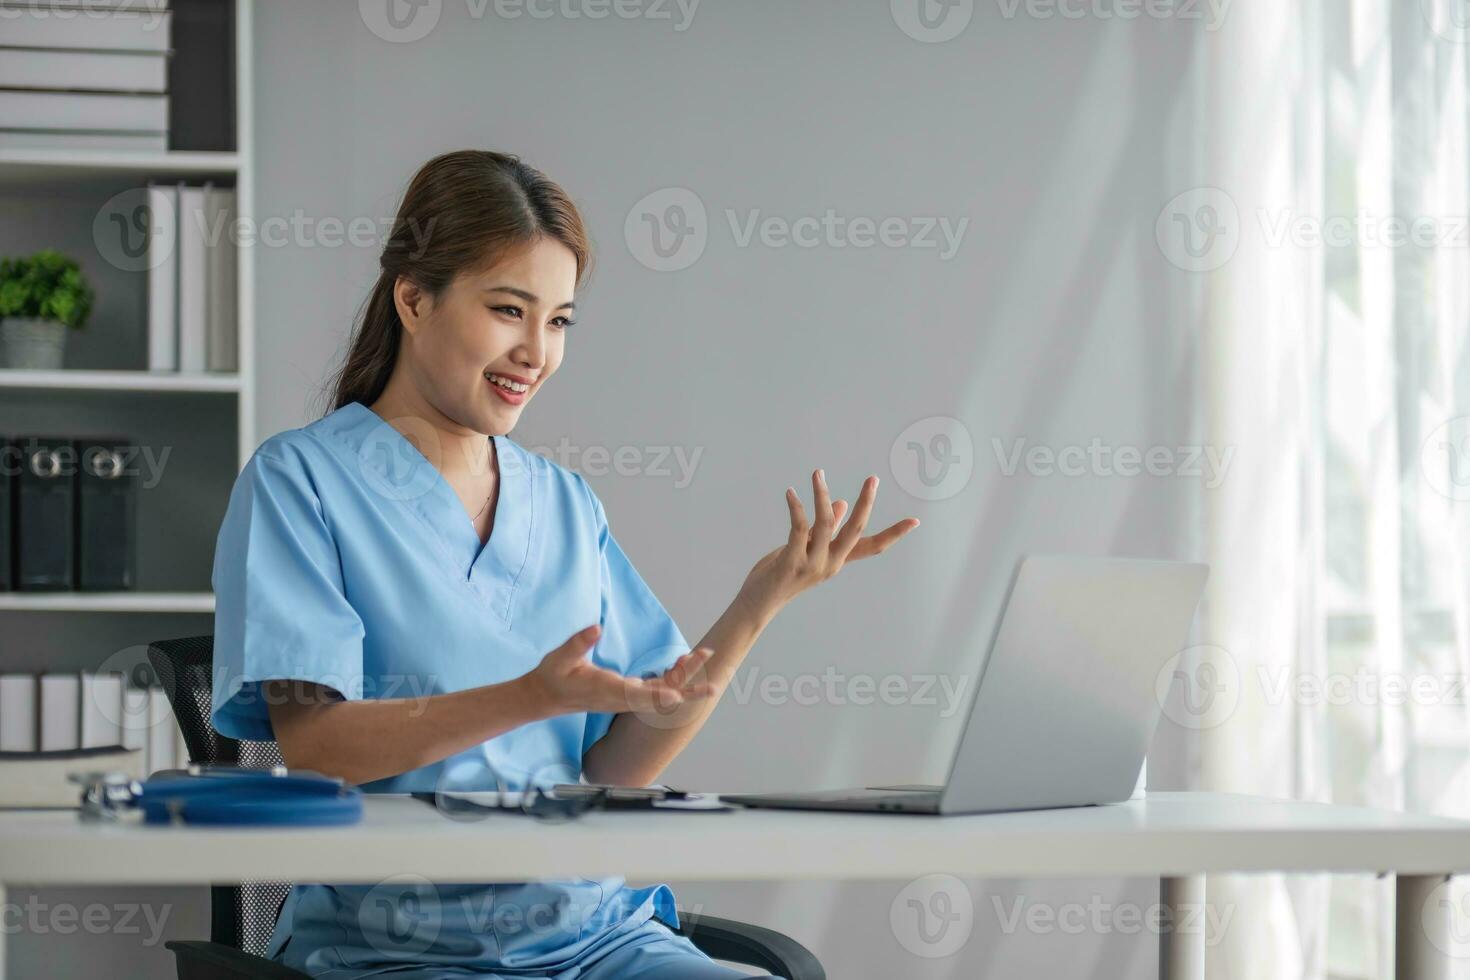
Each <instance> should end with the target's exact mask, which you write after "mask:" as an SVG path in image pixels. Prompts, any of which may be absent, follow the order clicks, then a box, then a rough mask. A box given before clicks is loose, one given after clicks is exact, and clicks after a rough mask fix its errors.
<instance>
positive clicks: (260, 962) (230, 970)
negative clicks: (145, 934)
mask: <svg viewBox="0 0 1470 980" xmlns="http://www.w3.org/2000/svg"><path fill="white" fill-rule="evenodd" d="M164 946H166V947H168V948H169V949H171V950H173V951H174V957H175V959H176V962H177V963H178V965H179V980H310V978H309V977H308V976H307V975H306V974H305V973H302V972H301V971H299V970H293V969H291V968H290V967H289V966H282V965H281V964H279V963H277V962H275V961H274V960H268V959H266V958H264V957H262V956H252V955H251V954H249V953H246V952H242V951H241V950H238V949H235V948H234V947H233V946H226V945H224V944H223V943H206V942H200V941H197V940H192V939H175V940H171V941H169V942H166V943H164Z"/></svg>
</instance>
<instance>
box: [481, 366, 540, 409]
mask: <svg viewBox="0 0 1470 980" xmlns="http://www.w3.org/2000/svg"><path fill="white" fill-rule="evenodd" d="M485 380H486V381H487V382H489V384H490V390H491V391H493V392H495V394H497V395H499V396H500V397H501V398H503V399H504V400H505V401H507V402H509V403H510V404H512V405H524V404H525V402H526V399H528V398H530V397H531V385H532V384H533V383H534V382H533V381H532V380H531V379H529V378H525V377H522V376H521V375H518V374H500V373H498V372H495V371H487V372H485Z"/></svg>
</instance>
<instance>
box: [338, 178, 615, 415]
mask: <svg viewBox="0 0 1470 980" xmlns="http://www.w3.org/2000/svg"><path fill="white" fill-rule="evenodd" d="M543 236H545V237H548V238H551V239H554V240H556V241H559V242H561V243H562V244H563V245H565V246H566V247H567V248H569V249H571V250H572V254H573V255H575V256H576V259H577V283H578V285H580V284H581V283H582V282H583V280H584V279H585V278H586V275H587V272H588V269H589V267H590V265H591V261H592V249H591V245H590V244H589V243H588V240H587V231H586V229H585V228H584V226H583V224H582V215H581V214H580V212H578V210H577V206H576V205H575V204H573V203H572V200H571V198H570V197H568V196H567V193H566V191H564V190H562V189H561V187H560V186H559V185H557V183H556V182H555V181H553V180H551V179H550V178H548V177H547V176H546V175H545V174H543V173H542V172H541V171H539V170H537V169H536V168H534V167H531V166H528V165H527V164H524V163H522V162H521V161H520V159H519V158H518V157H515V156H512V155H511V154H508V153H494V152H491V151H489V150H456V151H455V152H453V153H445V154H443V155H442V156H437V157H435V158H434V159H432V160H430V161H429V162H428V163H426V164H424V165H423V166H422V167H421V168H419V172H418V173H417V174H415V175H414V178H413V180H412V181H410V182H409V185H408V190H407V191H405V192H404V195H403V203H402V204H401V205H399V208H398V215H397V217H396V218H394V219H393V227H392V231H391V232H390V233H389V235H388V241H387V243H386V244H385V245H384V246H383V254H382V256H381V257H380V258H379V259H378V268H379V272H378V281H377V282H376V283H374V284H373V290H372V292H371V293H370V294H369V295H368V298H367V301H366V302H365V303H364V304H363V306H362V309H361V310H360V311H359V312H358V317H357V324H356V328H355V330H354V331H353V336H352V340H351V342H350V344H349V346H348V352H347V357H346V358H345V360H344V361H343V363H342V367H341V368H340V369H339V370H338V371H337V373H336V374H335V375H334V376H333V378H332V380H331V382H330V387H331V388H332V389H333V395H332V409H333V410H335V409H338V408H341V407H342V406H343V405H347V404H349V403H351V402H362V403H363V404H369V403H371V402H374V401H377V399H378V396H379V395H380V394H382V392H383V388H384V386H385V385H387V383H388V377H389V376H390V375H391V374H392V373H393V365H394V362H395V361H396V360H397V358H398V345H399V342H400V338H401V336H402V331H403V324H402V323H401V322H400V321H399V319H398V310H397V308H396V307H395V306H394V304H393V287H394V284H395V283H396V282H397V281H398V277H399V276H403V277H404V278H406V279H408V280H409V281H410V282H412V283H413V284H414V285H416V286H418V287H419V288H420V289H422V290H424V291H425V292H426V293H428V294H429V295H430V296H438V295H439V294H440V293H441V291H442V290H443V289H444V287H446V286H448V285H449V283H450V282H452V281H453V280H454V278H455V277H456V276H458V275H459V274H460V273H462V272H465V271H469V270H474V269H479V268H484V267H487V266H490V265H493V264H494V263H495V262H496V261H497V260H498V258H499V256H501V255H502V254H504V253H505V252H506V251H508V250H510V249H512V248H516V247H518V246H521V245H525V244H529V243H530V242H532V241H534V240H536V239H537V238H540V237H543Z"/></svg>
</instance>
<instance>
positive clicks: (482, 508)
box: [470, 487, 495, 521]
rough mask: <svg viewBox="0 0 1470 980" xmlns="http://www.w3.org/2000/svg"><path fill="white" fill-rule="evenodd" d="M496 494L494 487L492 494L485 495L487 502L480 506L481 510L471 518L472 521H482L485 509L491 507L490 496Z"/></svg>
mask: <svg viewBox="0 0 1470 980" xmlns="http://www.w3.org/2000/svg"><path fill="white" fill-rule="evenodd" d="M494 492H495V490H494V488H493V487H492V488H491V490H490V493H487V494H485V502H484V503H483V504H481V505H480V509H479V510H477V511H475V516H474V517H471V518H470V520H471V521H478V520H479V519H480V515H481V514H483V513H485V508H486V507H489V506H490V494H493V493H494Z"/></svg>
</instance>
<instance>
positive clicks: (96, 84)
mask: <svg viewBox="0 0 1470 980" xmlns="http://www.w3.org/2000/svg"><path fill="white" fill-rule="evenodd" d="M0 88H28V89H57V90H71V91H81V92H148V93H155V94H162V93H164V92H166V91H167V90H168V55H167V54H166V53H165V52H162V51H160V52H158V53H156V54H135V53H133V52H126V51H125V52H118V51H58V50H53V49H49V48H11V49H9V50H7V51H6V52H5V56H4V57H3V58H0Z"/></svg>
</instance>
